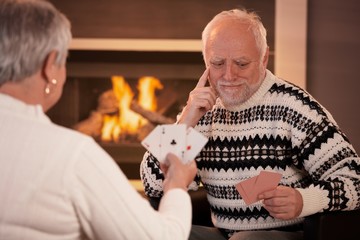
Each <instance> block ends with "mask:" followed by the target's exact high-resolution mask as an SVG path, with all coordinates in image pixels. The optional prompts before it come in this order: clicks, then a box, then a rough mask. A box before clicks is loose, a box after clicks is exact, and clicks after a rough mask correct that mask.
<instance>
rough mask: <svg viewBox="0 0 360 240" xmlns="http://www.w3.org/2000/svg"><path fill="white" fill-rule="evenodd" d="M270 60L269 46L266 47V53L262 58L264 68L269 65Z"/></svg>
mask: <svg viewBox="0 0 360 240" xmlns="http://www.w3.org/2000/svg"><path fill="white" fill-rule="evenodd" d="M268 61H269V47H266V50H265V54H264V57H263V59H262V64H263V66H264V68H266V67H267V64H268Z"/></svg>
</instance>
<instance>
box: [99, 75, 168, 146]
mask: <svg viewBox="0 0 360 240" xmlns="http://www.w3.org/2000/svg"><path fill="white" fill-rule="evenodd" d="M111 81H112V85H113V89H112V90H113V92H114V95H115V97H116V99H117V101H118V103H119V107H118V108H119V111H118V115H114V116H109V115H104V117H103V127H102V130H101V140H102V141H107V142H109V141H114V142H119V139H120V136H121V135H126V134H128V135H134V134H136V132H137V131H138V129H139V128H140V127H141V126H143V125H145V124H146V123H147V122H148V121H147V120H146V119H145V118H143V117H142V116H140V115H139V114H137V113H135V112H133V111H132V110H131V109H130V104H131V102H132V100H133V98H134V95H135V94H134V93H133V92H132V90H131V87H130V86H129V84H127V83H126V81H125V79H124V77H122V76H112V78H111ZM162 88H163V85H162V84H161V83H160V80H159V79H157V78H154V77H142V78H140V79H139V81H138V85H137V89H138V91H139V97H138V101H137V103H138V104H139V105H140V106H141V107H142V108H144V109H146V110H150V111H156V109H157V101H156V96H155V91H156V90H157V89H162Z"/></svg>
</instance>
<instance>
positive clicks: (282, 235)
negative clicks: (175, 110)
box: [141, 9, 360, 240]
mask: <svg viewBox="0 0 360 240" xmlns="http://www.w3.org/2000/svg"><path fill="white" fill-rule="evenodd" d="M202 41H203V56H204V61H205V64H206V70H205V72H204V74H203V75H202V76H201V78H200V79H199V82H198V84H197V86H196V87H195V89H194V90H193V91H191V93H190V95H189V99H188V101H187V105H186V106H185V108H184V109H183V111H182V112H181V114H180V115H179V118H178V123H185V124H187V125H188V126H191V127H195V128H196V129H197V130H198V131H200V132H201V133H203V134H204V135H205V136H206V137H208V139H209V142H208V143H207V145H206V146H205V147H204V148H203V150H202V151H201V153H200V154H199V155H198V156H197V158H196V161H197V167H198V176H199V179H200V181H201V183H202V184H203V186H204V187H205V189H206V191H207V197H208V200H209V203H210V205H211V212H212V221H213V224H214V226H215V227H216V231H214V229H205V228H200V227H194V228H193V232H192V237H193V239H200V237H203V239H224V238H225V239H227V238H230V239H250V238H251V239H267V240H268V239H301V238H302V225H301V224H302V222H303V217H305V216H308V215H311V214H314V213H317V212H326V211H335V210H352V209H356V208H359V207H360V201H359V200H360V195H359V187H360V174H359V173H360V159H359V157H358V155H357V153H356V152H355V150H354V148H353V147H352V145H351V144H350V143H349V141H348V139H347V137H346V136H345V135H344V133H343V132H341V130H340V129H339V127H338V125H337V124H336V122H335V121H334V119H333V118H332V116H331V114H330V113H329V112H328V111H327V110H326V109H325V108H324V107H323V106H321V105H320V104H319V103H318V102H317V101H316V100H315V99H314V98H313V97H312V96H310V95H309V94H308V93H307V92H306V91H304V90H303V89H301V88H299V87H298V86H295V85H293V84H291V83H289V82H287V81H285V80H282V79H280V78H278V77H276V76H274V75H273V74H272V73H271V72H270V71H269V70H267V69H266V67H267V62H268V56H269V48H268V46H267V41H266V30H265V28H264V26H263V24H262V23H261V21H260V18H259V16H257V15H256V14H255V13H252V12H248V11H246V10H238V9H234V10H230V11H224V12H221V13H219V14H218V15H216V16H215V17H214V18H213V19H212V20H211V21H210V22H209V23H208V25H207V26H206V27H205V29H204V31H203V34H202ZM207 82H209V84H210V86H206V83H207ZM156 161H157V160H156V159H155V158H154V157H153V156H152V155H150V154H149V153H146V154H145V155H144V159H143V162H142V164H141V177H142V180H143V183H144V186H145V190H146V193H147V194H148V195H149V196H152V197H154V196H155V197H156V196H157V197H160V196H161V194H162V184H161V179H162V175H161V171H160V170H159V169H158V165H157V164H154V163H156ZM262 170H268V171H272V172H278V173H281V175H282V178H281V180H280V184H279V186H278V187H276V188H275V189H273V190H269V191H264V192H261V193H259V194H258V195H257V200H258V201H257V202H255V203H253V204H250V205H247V204H246V203H245V202H244V199H243V197H242V196H241V195H240V194H239V193H238V191H237V188H236V185H237V184H238V183H240V182H241V181H243V180H246V179H250V178H251V177H254V176H257V175H258V174H259V173H260V172H261V171H262ZM269 230H273V231H269ZM220 232H221V234H222V235H221V234H219V233H220ZM248 237H249V238H248Z"/></svg>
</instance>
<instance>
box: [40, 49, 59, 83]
mask: <svg viewBox="0 0 360 240" xmlns="http://www.w3.org/2000/svg"><path fill="white" fill-rule="evenodd" d="M56 57H57V51H51V52H50V53H49V54H48V55H47V56H46V58H45V61H44V63H43V67H42V71H41V73H42V75H43V77H44V79H45V80H46V81H47V82H50V81H51V79H53V78H54V76H55V74H56V73H55V71H56Z"/></svg>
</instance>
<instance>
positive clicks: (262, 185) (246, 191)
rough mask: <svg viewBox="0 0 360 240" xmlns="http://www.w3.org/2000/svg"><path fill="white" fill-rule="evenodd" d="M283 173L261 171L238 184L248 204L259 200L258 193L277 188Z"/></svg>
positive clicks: (237, 186) (239, 190) (237, 187)
mask: <svg viewBox="0 0 360 240" xmlns="http://www.w3.org/2000/svg"><path fill="white" fill-rule="evenodd" d="M281 177H282V175H281V174H280V173H277V172H270V171H261V172H260V174H259V175H257V176H255V177H252V178H249V179H247V180H244V181H242V182H240V183H238V184H236V189H237V190H238V192H239V193H240V195H241V197H242V198H243V200H244V202H245V203H246V205H249V204H252V203H254V202H257V201H259V199H258V195H259V194H260V193H263V192H265V191H269V190H272V189H275V188H276V187H277V185H278V184H279V182H280V180H281Z"/></svg>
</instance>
